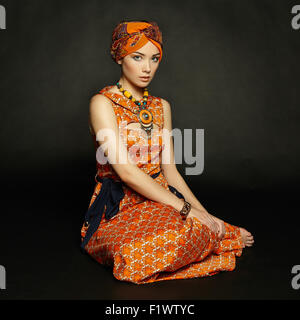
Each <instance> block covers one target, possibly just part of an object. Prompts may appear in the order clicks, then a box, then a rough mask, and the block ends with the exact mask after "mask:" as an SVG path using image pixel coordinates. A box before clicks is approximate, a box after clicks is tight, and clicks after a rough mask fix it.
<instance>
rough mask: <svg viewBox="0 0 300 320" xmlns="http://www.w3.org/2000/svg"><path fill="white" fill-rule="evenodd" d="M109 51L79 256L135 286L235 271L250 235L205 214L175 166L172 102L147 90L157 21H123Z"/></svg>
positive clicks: (93, 126) (155, 62)
mask: <svg viewBox="0 0 300 320" xmlns="http://www.w3.org/2000/svg"><path fill="white" fill-rule="evenodd" d="M111 55H112V58H113V59H114V61H115V62H116V63H117V64H118V65H119V66H120V68H121V76H120V79H119V81H118V82H117V84H116V85H109V86H106V87H104V88H103V89H102V90H100V91H99V92H98V93H97V94H96V95H94V96H93V97H92V98H91V101H90V123H89V125H90V131H91V134H92V135H93V139H94V143H95V148H96V151H97V168H96V169H97V173H96V177H95V180H96V185H95V189H94V193H93V195H92V197H91V201H90V204H89V207H88V210H87V213H86V216H85V221H84V223H83V226H82V228H81V241H82V242H81V248H82V250H83V252H86V253H88V254H89V255H90V256H91V257H93V258H94V259H95V260H96V261H98V262H99V263H100V264H106V265H110V266H112V267H113V275H114V276H115V278H116V279H118V280H122V281H129V282H133V283H136V284H145V283H150V282H155V281H162V280H172V279H187V278H196V277H204V276H211V275H213V274H216V273H218V272H220V271H232V270H233V269H234V268H235V264H236V256H241V254H242V250H243V248H245V247H250V246H252V244H253V243H254V240H253V236H252V235H251V233H250V232H248V231H247V230H245V229H244V228H240V227H237V226H234V225H231V224H229V223H226V222H224V221H222V220H221V219H218V218H217V217H215V216H213V215H212V214H210V213H208V212H207V210H206V209H205V208H204V207H203V206H202V205H201V203H200V202H199V201H198V199H197V198H196V197H195V196H194V194H193V193H192V191H191V190H190V188H189V187H188V185H187V184H186V182H185V180H184V179H183V178H182V176H181V175H180V173H179V172H178V170H177V168H176V164H175V161H174V150H173V141H172V136H171V131H172V120H171V119H172V115H171V107H170V104H169V103H168V102H167V101H166V100H164V99H162V98H159V97H155V96H152V95H150V94H149V93H148V89H147V87H148V85H149V84H150V82H151V81H152V79H153V78H154V75H155V73H156V71H157V68H158V66H159V63H160V61H161V59H162V35H161V32H160V30H159V28H158V26H157V24H156V23H155V22H146V21H133V22H126V21H125V22H121V23H120V24H119V25H118V26H117V27H116V28H115V30H114V32H113V36H112V44H111ZM166 133H167V134H166ZM120 159H123V161H120ZM163 159H170V161H162V160H163ZM124 160H125V161H124Z"/></svg>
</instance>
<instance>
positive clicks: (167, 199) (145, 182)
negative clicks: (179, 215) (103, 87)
mask: <svg viewBox="0 0 300 320" xmlns="http://www.w3.org/2000/svg"><path fill="white" fill-rule="evenodd" d="M90 123H91V125H92V127H93V130H94V132H95V133H96V135H97V140H98V137H99V133H100V132H101V130H105V129H106V130H107V129H109V132H110V134H111V136H105V139H103V140H102V141H100V140H98V142H99V144H100V146H101V148H102V150H103V152H104V154H105V156H106V157H107V159H108V162H109V163H110V164H111V166H112V167H113V169H114V170H115V171H116V173H117V174H118V175H119V177H120V178H121V180H122V181H124V182H125V183H126V184H127V185H128V186H129V187H131V188H132V189H133V190H135V191H137V192H138V193H140V194H141V195H143V196H144V197H146V198H148V199H151V200H153V201H156V202H160V203H163V204H166V205H170V206H172V207H173V208H175V209H176V210H178V211H180V210H181V209H182V207H183V201H182V200H181V199H179V198H178V197H177V196H176V195H175V194H173V193H172V192H171V191H169V190H166V189H165V188H164V187H163V186H161V185H160V184H159V183H157V182H156V181H155V180H154V179H153V178H151V177H150V176H149V175H147V174H146V173H144V172H143V171H142V170H141V169H140V168H138V167H137V166H136V165H135V164H134V163H133V162H131V161H130V159H129V154H128V152H127V148H126V146H125V145H124V143H123V141H122V138H121V136H120V133H119V126H118V123H117V119H116V116H115V112H114V110H113V108H112V106H111V102H110V100H109V99H108V98H107V97H105V96H103V95H100V94H99V95H95V96H94V97H92V98H91V101H90ZM102 132H103V131H102ZM121 157H122V158H123V159H125V161H123V163H120V161H119V159H120V158H121ZM115 160H116V161H115Z"/></svg>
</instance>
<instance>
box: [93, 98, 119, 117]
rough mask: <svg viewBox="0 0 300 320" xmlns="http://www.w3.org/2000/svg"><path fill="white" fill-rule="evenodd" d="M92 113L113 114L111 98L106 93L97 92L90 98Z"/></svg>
mask: <svg viewBox="0 0 300 320" xmlns="http://www.w3.org/2000/svg"><path fill="white" fill-rule="evenodd" d="M90 113H91V115H93V114H102V115H103V114H105V113H106V114H107V113H108V114H113V113H114V111H113V107H112V104H111V100H110V99H109V98H107V97H106V96H105V95H104V94H95V95H94V96H92V97H91V98H90Z"/></svg>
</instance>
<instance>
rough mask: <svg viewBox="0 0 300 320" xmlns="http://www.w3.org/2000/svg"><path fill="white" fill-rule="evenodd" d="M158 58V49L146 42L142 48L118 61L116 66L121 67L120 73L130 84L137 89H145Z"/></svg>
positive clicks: (153, 72) (151, 77)
mask: <svg viewBox="0 0 300 320" xmlns="http://www.w3.org/2000/svg"><path fill="white" fill-rule="evenodd" d="M159 57H160V53H159V50H158V48H157V47H156V46H155V45H154V44H153V43H152V42H151V41H148V42H147V43H146V44H145V45H144V46H143V47H141V48H139V49H138V50H136V51H135V52H132V53H130V54H128V55H127V56H125V57H124V58H123V59H121V60H119V61H118V64H121V65H122V73H123V75H124V76H125V77H126V79H128V80H129V81H130V82H131V83H133V84H134V85H136V86H138V87H147V86H148V85H149V83H150V82H151V80H152V79H153V77H154V75H155V72H156V70H157V68H158V65H159ZM142 77H147V79H143V78H142Z"/></svg>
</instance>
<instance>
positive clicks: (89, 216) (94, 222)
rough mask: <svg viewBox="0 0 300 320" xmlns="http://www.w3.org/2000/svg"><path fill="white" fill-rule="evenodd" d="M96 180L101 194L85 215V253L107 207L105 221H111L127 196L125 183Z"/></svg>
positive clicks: (154, 175)
mask: <svg viewBox="0 0 300 320" xmlns="http://www.w3.org/2000/svg"><path fill="white" fill-rule="evenodd" d="M160 173H161V171H159V172H157V173H155V174H153V175H151V177H152V178H153V179H155V178H156V177H158V176H159V174H160ZM96 179H97V181H98V182H101V183H102V185H101V190H100V192H99V194H98V195H97V197H96V199H95V200H94V202H93V203H92V205H91V206H90V207H89V209H88V210H87V212H86V214H85V219H84V221H85V224H86V226H88V230H87V232H86V234H85V237H84V239H83V241H82V242H81V245H80V248H81V250H82V252H83V253H84V252H85V246H86V244H87V243H88V242H89V240H90V238H91V237H92V235H93V234H94V233H95V232H96V231H97V229H98V227H99V225H100V222H101V219H102V216H103V212H104V209H105V206H106V211H105V219H107V220H109V219H111V218H112V217H114V216H115V215H116V214H117V213H118V211H119V204H120V201H121V200H122V199H123V198H124V196H125V193H124V191H123V184H124V182H122V181H121V182H118V181H115V180H114V179H112V178H109V177H103V178H100V177H98V176H97V177H96ZM168 186H169V189H170V191H171V192H173V193H174V194H175V195H176V196H177V197H178V198H181V199H184V196H183V195H182V194H181V193H180V192H179V191H178V190H177V189H175V188H174V187H173V186H170V185H168Z"/></svg>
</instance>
